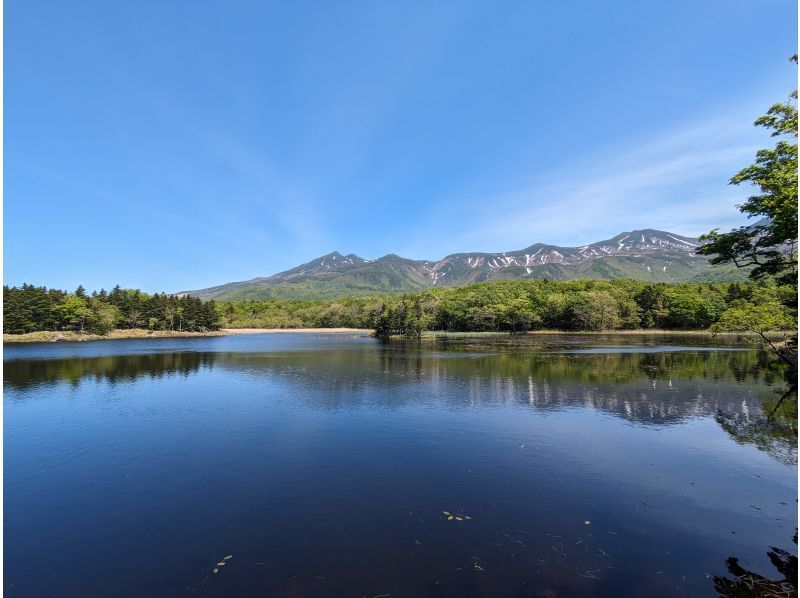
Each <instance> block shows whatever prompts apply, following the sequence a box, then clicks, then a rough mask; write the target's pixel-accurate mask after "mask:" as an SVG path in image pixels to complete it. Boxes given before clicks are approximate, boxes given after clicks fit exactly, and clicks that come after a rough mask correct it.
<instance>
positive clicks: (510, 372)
mask: <svg viewBox="0 0 800 598" xmlns="http://www.w3.org/2000/svg"><path fill="white" fill-rule="evenodd" d="M212 367H214V368H222V369H223V370H224V371H226V372H228V373H230V374H231V375H233V376H237V377H239V378H244V379H256V380H259V379H263V378H269V381H270V383H271V384H274V385H279V386H285V387H286V388H287V389H292V390H295V391H296V390H298V389H300V390H301V392H294V393H292V395H293V396H295V397H298V398H297V399H296V400H302V401H304V402H306V403H307V404H308V405H310V406H311V407H313V408H315V409H342V408H352V407H358V406H361V405H367V404H376V401H379V404H380V406H382V407H384V408H400V407H402V406H404V405H408V404H441V405H445V406H447V407H452V408H462V407H465V406H475V405H486V406H499V407H502V406H520V407H531V408H536V409H539V410H543V411H547V410H559V409H568V408H580V407H589V408H592V409H597V410H599V411H603V412H606V413H609V414H613V415H615V416H617V417H622V418H624V419H626V420H628V421H631V422H636V423H643V424H653V425H667V424H671V423H679V422H681V421H684V420H686V419H688V418H692V417H703V416H705V417H714V418H715V419H716V420H717V422H718V423H719V424H720V426H721V427H722V428H723V429H725V430H726V431H727V432H728V433H729V434H730V435H731V437H732V438H734V440H736V441H737V442H740V443H749V444H753V445H755V446H757V447H758V448H760V449H761V450H765V451H766V452H768V453H769V454H771V455H772V456H773V457H775V458H777V459H779V460H781V461H783V462H787V463H792V462H796V460H797V449H796V442H797V424H796V419H797V401H796V398H792V399H790V400H788V401H787V400H784V401H781V402H780V403H779V402H778V400H779V396H778V395H776V394H775V391H774V390H773V388H774V386H775V385H777V384H779V383H780V382H781V381H782V373H781V372H780V371H775V370H773V369H771V367H770V362H769V359H768V357H767V356H766V355H765V354H764V353H761V352H758V351H681V352H676V353H599V354H591V353H579V354H576V353H570V354H564V353H561V354H558V353H540V352H531V351H516V352H510V351H506V352H499V353H485V352H484V353H480V352H477V351H448V350H440V351H435V350H431V348H423V347H421V346H420V345H402V344H391V345H386V346H383V347H375V346H374V345H366V346H364V345H362V346H352V347H350V348H346V349H336V350H329V349H325V350H313V351H291V352H268V353H253V352H230V353H210V352H204V353H200V352H164V353H151V354H144V355H109V356H104V357H94V358H69V359H45V360H42V359H37V360H33V359H31V360H13V361H6V362H5V364H4V369H5V380H4V385H5V387H6V389H7V390H11V391H21V392H11V393H10V394H9V395H8V396H9V397H10V398H11V400H20V399H24V398H26V397H27V396H30V395H28V393H27V392H25V391H28V390H31V389H34V388H35V387H36V386H37V385H41V384H56V383H67V384H71V385H77V384H81V383H83V382H85V381H92V382H103V383H106V384H111V385H114V384H118V383H130V382H133V381H135V380H137V379H139V378H142V377H147V378H153V379H159V378H164V377H174V376H189V375H194V374H198V373H202V371H204V370H208V369H210V368H212Z"/></svg>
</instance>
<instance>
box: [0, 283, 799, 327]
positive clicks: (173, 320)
mask: <svg viewBox="0 0 800 598" xmlns="http://www.w3.org/2000/svg"><path fill="white" fill-rule="evenodd" d="M794 292H795V291H794V288H793V287H792V286H791V285H778V284H776V283H774V282H769V281H760V282H730V283H704V284H696V283H681V284H665V283H658V284H648V283H642V282H637V281H631V280H613V281H591V280H590V281H585V280H582V281H573V282H560V281H541V280H526V281H508V282H489V283H479V284H474V285H470V286H465V287H450V288H437V289H430V290H426V291H422V292H419V293H410V294H405V295H388V296H367V297H343V298H340V299H336V300H314V301H303V300H278V299H271V300H266V301H231V302H214V301H202V300H200V299H197V298H194V297H190V296H181V297H178V296H176V295H167V294H164V293H158V294H154V295H148V294H147V293H143V292H142V291H139V290H136V289H121V288H119V287H118V286H117V287H114V289H113V290H112V291H110V292H106V291H104V290H101V291H100V292H93V293H91V294H88V293H86V291H85V290H84V289H83V287H78V289H76V290H75V291H74V292H72V293H68V292H65V291H60V290H55V289H47V288H46V287H37V286H33V285H28V284H24V285H22V286H21V287H8V286H4V287H3V332H5V333H11V334H16V333H25V332H36V331H67V330H68V331H77V332H91V333H95V334H105V333H107V332H109V331H111V330H114V329H127V328H145V329H150V330H170V331H187V332H196V331H200V332H203V331H209V330H217V329H219V328H301V327H311V328H336V327H347V328H368V329H373V330H375V334H376V336H379V337H388V336H392V335H405V336H416V335H419V334H420V333H422V332H423V331H426V330H433V331H452V332H509V333H521V332H527V331H530V330H574V331H600V330H633V329H665V330H706V329H711V330H712V331H725V330H731V331H734V330H754V329H762V330H786V329H792V328H795V327H796V316H795V314H794V313H793V311H792V310H791V308H789V307H787V306H788V305H790V304H791V302H792V300H793V297H794Z"/></svg>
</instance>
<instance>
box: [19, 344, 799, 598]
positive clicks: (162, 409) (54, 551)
mask: <svg viewBox="0 0 800 598" xmlns="http://www.w3.org/2000/svg"><path fill="white" fill-rule="evenodd" d="M724 342H725V341H720V340H718V339H716V340H715V339H712V338H711V337H708V338H706V337H692V336H682V337H681V336H675V337H665V336H659V337H646V336H630V337H625V336H613V337H602V336H585V337H581V336H557V335H554V336H532V337H524V338H517V339H513V338H486V337H481V338H460V339H450V340H447V341H444V340H440V341H435V342H434V341H430V342H423V343H411V342H408V343H403V342H392V343H389V344H381V343H379V342H378V341H376V340H374V339H371V338H366V337H361V338H359V337H341V336H309V335H290V334H275V335H253V336H230V337H215V338H194V339H153V340H123V341H99V342H90V343H58V344H56V343H53V344H37V345H15V346H9V345H6V346H5V347H4V353H5V354H4V391H5V395H4V414H5V430H4V431H5V462H4V464H5V504H4V509H5V590H6V592H7V593H8V595H12V596H24V597H27V596H37V597H38V596H43V597H44V596H59V597H65V596H81V597H87V596H98V597H106V596H120V597H127V596H136V597H140V596H182V595H186V596H192V595H200V596H320V597H322V596H389V595H391V596H392V597H397V596H593V595H596V596H622V595H631V596H634V595H635V596H659V595H665V596H672V595H679V596H687V595H691V596H704V595H709V596H713V595H715V591H714V584H713V580H712V579H711V577H712V576H714V575H726V574H727V569H726V565H725V561H726V559H727V558H728V557H731V556H735V557H737V558H739V559H740V561H739V562H740V563H741V564H742V565H743V566H744V567H745V568H747V569H752V570H754V571H757V572H760V573H762V574H764V575H766V576H767V577H770V578H780V577H781V576H780V575H778V574H777V572H776V570H775V569H774V568H773V566H772V565H771V564H770V561H769V559H768V557H767V552H768V550H769V549H770V548H769V547H771V546H775V547H779V548H784V549H790V550H791V552H792V553H795V554H796V552H795V551H796V548H795V545H794V543H793V541H792V536H793V535H794V533H795V528H796V527H797V516H796V513H797V502H796V501H797V492H796V487H797V465H796V464H797V450H796V438H797V436H796V433H797V428H796V403H792V402H790V401H784V402H783V403H781V404H780V405H778V399H779V398H780V394H779V392H777V391H779V389H780V388H781V387H782V386H783V385H784V380H783V376H782V374H781V373H780V372H778V371H776V370H774V369H771V368H770V367H769V364H768V359H767V356H766V355H765V354H763V353H761V352H759V351H757V350H755V349H754V348H752V347H748V346H746V345H735V346H725V344H724ZM728 342H729V343H730V341H728ZM776 406H777V411H776ZM773 411H775V414H774V415H773V416H772V417H771V418H768V417H767V415H769V414H771V413H772V412H773ZM445 512H447V513H449V514H451V516H452V517H453V518H452V519H450V518H449V517H448V515H446V514H445ZM230 555H232V557H231V558H228V559H227V560H225V557H228V556H230ZM217 563H225V564H224V565H217ZM215 568H216V569H217V573H214V572H213V571H214V569H215Z"/></svg>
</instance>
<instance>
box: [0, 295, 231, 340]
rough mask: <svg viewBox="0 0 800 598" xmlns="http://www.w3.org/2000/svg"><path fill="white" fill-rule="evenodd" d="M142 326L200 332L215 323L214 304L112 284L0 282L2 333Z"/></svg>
mask: <svg viewBox="0 0 800 598" xmlns="http://www.w3.org/2000/svg"><path fill="white" fill-rule="evenodd" d="M129 328H145V329H150V330H175V331H185V332H205V331H208V330H217V329H218V328H219V318H218V316H217V309H216V305H215V304H214V302H213V301H208V302H206V301H201V300H200V299H197V298H194V297H178V296H176V295H167V294H164V293H158V294H155V295H148V294H147V293H143V292H142V291H139V290H137V289H121V288H120V287H119V286H116V287H114V288H113V289H112V290H111V291H110V292H107V291H105V290H101V291H100V292H93V293H91V294H87V293H86V291H85V289H84V288H83V287H82V286H79V287H78V288H77V289H76V290H75V291H74V292H72V293H68V292H66V291H60V290H57V289H48V288H46V287H37V286H33V285H30V284H23V285H22V286H21V287H8V286H3V332H4V333H7V334H22V333H26V332H39V331H74V332H87V333H93V334H107V333H108V332H110V331H112V330H115V329H129Z"/></svg>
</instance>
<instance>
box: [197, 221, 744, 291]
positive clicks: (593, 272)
mask: <svg viewBox="0 0 800 598" xmlns="http://www.w3.org/2000/svg"><path fill="white" fill-rule="evenodd" d="M700 244H701V241H700V240H699V239H696V238H693V237H685V236H682V235H678V234H675V233H669V232H665V231H660V230H654V229H645V230H635V231H630V232H623V233H620V234H618V235H617V236H615V237H612V238H611V239H608V240H605V241H599V242H597V243H592V244H590V245H583V246H581V247H559V246H556V245H547V244H544V243H536V244H534V245H531V246H530V247H526V248H525V249H520V250H518V251H506V252H502V253H454V254H452V255H448V256H446V257H444V258H442V259H440V260H438V261H429V260H411V259H406V258H403V257H400V256H398V255H395V254H391V253H390V254H388V255H385V256H383V257H381V258H378V259H375V260H370V259H365V258H362V257H359V256H357V255H354V254H352V253H351V254H348V255H342V254H341V253H339V252H338V251H334V252H333V253H329V254H327V255H323V256H321V257H318V258H317V259H314V260H311V261H310V262H307V263H305V264H302V265H300V266H297V267H295V268H292V269H291V270H286V271H285V272H280V273H278V274H273V275H272V276H264V277H258V278H253V279H251V280H245V281H241V282H229V283H227V284H223V285H220V286H216V287H211V288H208V289H200V290H195V291H184V292H183V293H182V294H190V295H193V296H195V297H200V298H202V299H217V300H246V299H278V298H280V299H322V298H335V297H341V296H344V295H370V294H387V293H403V292H411V291H419V290H424V289H428V288H431V287H436V286H462V285H467V284H472V283H475V282H486V281H498V280H523V279H550V280H575V279H603V280H610V279H617V278H628V279H636V280H643V281H649V282H709V281H720V280H741V279H743V278H744V277H745V276H746V274H745V273H744V272H742V271H740V270H737V269H736V268H735V267H731V266H712V265H711V264H710V263H709V260H708V258H707V257H705V256H700V255H696V254H695V251H696V249H697V247H698V246H699V245H700Z"/></svg>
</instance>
